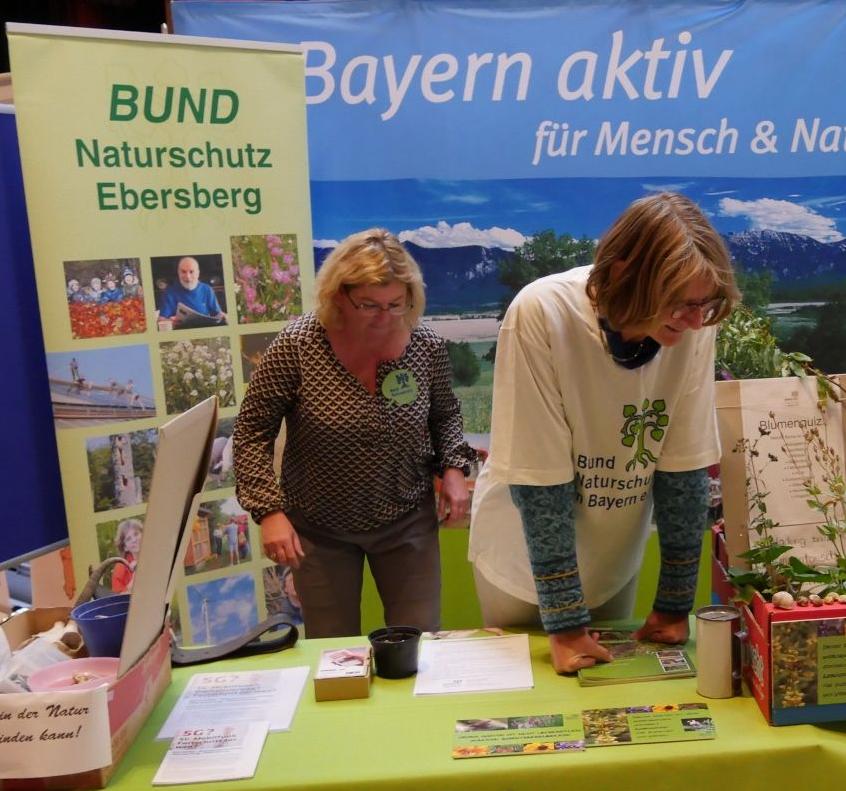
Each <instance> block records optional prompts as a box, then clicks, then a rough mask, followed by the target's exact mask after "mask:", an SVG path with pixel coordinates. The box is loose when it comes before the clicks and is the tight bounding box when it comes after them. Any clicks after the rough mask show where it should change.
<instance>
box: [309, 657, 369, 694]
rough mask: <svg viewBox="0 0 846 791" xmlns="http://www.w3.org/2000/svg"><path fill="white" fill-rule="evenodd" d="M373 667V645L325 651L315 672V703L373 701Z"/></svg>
mask: <svg viewBox="0 0 846 791" xmlns="http://www.w3.org/2000/svg"><path fill="white" fill-rule="evenodd" d="M371 665H372V661H371V650H370V646H369V645H367V646H365V645H360V646H354V647H351V648H335V649H327V650H326V651H321V652H320V661H319V662H318V665H317V669H316V670H315V672H314V699H315V700H316V701H324V700H351V699H353V698H369V697H370V678H371V670H370V668H371Z"/></svg>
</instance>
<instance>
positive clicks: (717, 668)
mask: <svg viewBox="0 0 846 791" xmlns="http://www.w3.org/2000/svg"><path fill="white" fill-rule="evenodd" d="M742 639H743V633H742V631H741V626H740V610H738V609H737V607H732V606H730V605H724V604H719V605H713V606H710V607H700V608H699V609H698V610H697V611H696V691H697V692H698V693H699V694H700V695H703V696H704V697H706V698H730V697H732V696H733V695H739V694H740V681H741V645H742Z"/></svg>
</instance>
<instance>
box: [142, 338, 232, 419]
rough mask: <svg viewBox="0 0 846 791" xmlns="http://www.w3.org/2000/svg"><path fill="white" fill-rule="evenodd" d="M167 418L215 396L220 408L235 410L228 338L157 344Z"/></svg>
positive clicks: (230, 351)
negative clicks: (233, 408)
mask: <svg viewBox="0 0 846 791" xmlns="http://www.w3.org/2000/svg"><path fill="white" fill-rule="evenodd" d="M159 350H160V352H161V371H162V382H163V385H164V396H165V408H166V411H167V414H169V415H174V414H178V413H180V412H184V411H185V410H186V409H190V408H191V407H192V406H194V405H195V404H199V403H200V401H204V400H205V399H206V398H209V397H210V396H213V395H216V396H217V397H218V401H219V404H220V406H221V407H228V406H235V380H234V377H233V375H232V349H231V348H230V345H229V338H200V339H195V340H182V341H174V342H167V343H161V344H159Z"/></svg>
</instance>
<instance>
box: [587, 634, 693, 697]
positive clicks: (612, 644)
mask: <svg viewBox="0 0 846 791" xmlns="http://www.w3.org/2000/svg"><path fill="white" fill-rule="evenodd" d="M634 631H635V630H634V629H632V628H629V627H628V626H626V627H624V628H619V629H598V630H596V632H597V633H598V636H597V640H598V641H599V642H600V643H601V644H602V645H604V646H605V647H606V648H607V649H608V650H609V651H610V652H611V655H612V656H613V657H614V661H612V662H605V663H602V664H597V665H594V666H593V667H583V668H582V669H581V670H579V673H578V676H579V684H581V685H582V686H583V687H589V686H596V685H598V684H628V683H631V682H636V681H660V680H663V679H668V678H691V677H693V676H695V675H696V668H695V667H694V665H693V661H692V660H691V658H690V656H689V655H688V653H687V651H685V650H684V649H683V648H682V647H681V646H671V645H667V644H666V643H652V642H648V641H645V640H635V639H634V638H633V637H632V635H633V633H634Z"/></svg>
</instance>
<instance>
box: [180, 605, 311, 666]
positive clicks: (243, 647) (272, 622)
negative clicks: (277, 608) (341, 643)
mask: <svg viewBox="0 0 846 791" xmlns="http://www.w3.org/2000/svg"><path fill="white" fill-rule="evenodd" d="M266 632H273V633H276V632H278V633H279V634H278V635H277V636H275V637H273V638H271V639H269V640H260V639H259V638H260V637H261V635H263V634H265V633H266ZM299 637H300V633H299V630H298V629H297V627H296V626H294V624H292V623H289V622H288V621H286V620H285V616H284V615H271V616H270V617H269V618H265V619H264V620H263V621H262V622H261V623H260V624H258V625H257V626H254V627H253V628H252V629H250V631H249V632H245V633H244V634H242V635H239V636H238V637H233V638H232V639H231V640H227V641H226V642H224V643H218V644H217V645H205V646H200V647H199V648H184V647H183V646H181V645H176V644H175V643H174V644H173V645H172V646H171V648H170V661H171V662H172V663H173V664H174V665H198V664H200V663H202V662H213V661H214V660H216V659H229V658H232V657H237V656H248V655H250V654H266V653H270V652H271V651H284V650H285V649H286V648H293V647H294V646H295V645H296V644H297V640H298V639H299Z"/></svg>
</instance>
